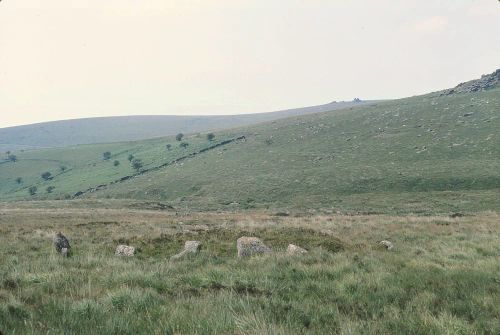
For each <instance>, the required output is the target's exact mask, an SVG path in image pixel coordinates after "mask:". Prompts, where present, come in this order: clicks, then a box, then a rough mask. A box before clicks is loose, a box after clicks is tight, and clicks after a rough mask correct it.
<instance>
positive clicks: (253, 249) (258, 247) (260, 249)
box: [236, 236, 272, 257]
mask: <svg viewBox="0 0 500 335" xmlns="http://www.w3.org/2000/svg"><path fill="white" fill-rule="evenodd" d="M236 247H237V249H238V257H246V256H251V255H255V254H266V253H270V252H272V249H271V248H269V247H268V246H266V245H265V244H264V242H262V240H261V239H259V238H257V237H247V236H242V237H240V238H239V239H238V240H237V241H236Z"/></svg>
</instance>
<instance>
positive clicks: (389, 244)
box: [379, 240, 394, 250]
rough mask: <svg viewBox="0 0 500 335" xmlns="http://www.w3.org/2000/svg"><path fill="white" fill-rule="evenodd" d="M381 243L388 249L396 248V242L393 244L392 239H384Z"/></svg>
mask: <svg viewBox="0 0 500 335" xmlns="http://www.w3.org/2000/svg"><path fill="white" fill-rule="evenodd" d="M379 244H380V245H382V246H384V247H385V248H386V249H387V250H392V249H394V244H392V242H391V241H386V240H383V241H380V242H379Z"/></svg>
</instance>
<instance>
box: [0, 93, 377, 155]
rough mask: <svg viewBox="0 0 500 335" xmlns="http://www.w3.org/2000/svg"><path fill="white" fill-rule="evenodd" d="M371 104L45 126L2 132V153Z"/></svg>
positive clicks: (92, 120) (192, 130) (222, 126)
mask: <svg viewBox="0 0 500 335" xmlns="http://www.w3.org/2000/svg"><path fill="white" fill-rule="evenodd" d="M369 103H371V102H370V101H359V102H355V101H351V102H344V101H342V102H332V103H329V104H325V105H318V106H311V107H304V108H295V109H288V110H283V111H278V112H271V113H257V114H242V115H220V116H216V115H210V116H176V115H146V116H119V117H100V118H87V119H76V120H63V121H54V122H44V123H37V124H30V125H25V126H18V127H9V128H0V151H8V150H11V151H12V150H21V149H27V148H47V147H66V146H71V145H78V144H92V143H110V142H122V141H133V140H142V139H151V138H154V137H164V136H169V135H176V134H178V133H179V132H182V133H195V132H202V131H205V132H206V131H213V130H217V129H227V128H232V127H240V126H244V125H250V124H256V123H259V122H267V121H272V120H277V119H282V118H286V117H289V116H297V115H306V114H311V113H318V112H324V111H332V110H338V109H342V108H346V107H352V106H359V105H363V104H369Z"/></svg>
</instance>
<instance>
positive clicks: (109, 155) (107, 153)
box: [102, 151, 111, 161]
mask: <svg viewBox="0 0 500 335" xmlns="http://www.w3.org/2000/svg"><path fill="white" fill-rule="evenodd" d="M110 158H111V152H109V151H106V152H103V153H102V159H104V160H105V161H107V160H108V159H110Z"/></svg>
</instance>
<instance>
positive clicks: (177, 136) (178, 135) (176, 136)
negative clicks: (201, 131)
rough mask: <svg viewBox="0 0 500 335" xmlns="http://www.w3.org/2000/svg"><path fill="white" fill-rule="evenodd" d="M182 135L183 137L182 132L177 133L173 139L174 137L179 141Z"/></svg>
mask: <svg viewBox="0 0 500 335" xmlns="http://www.w3.org/2000/svg"><path fill="white" fill-rule="evenodd" d="M183 137H184V134H183V133H179V134H177V135H175V139H176V140H177V141H179V142H180V141H182V138H183Z"/></svg>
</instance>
